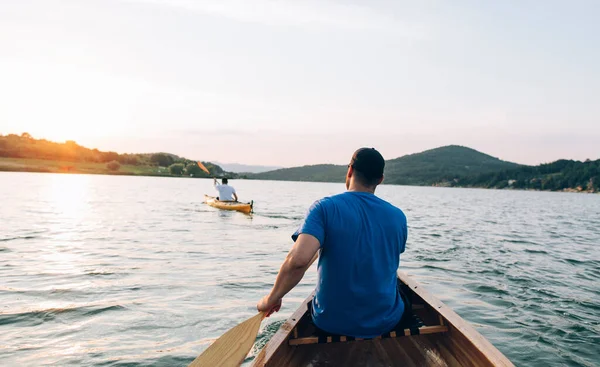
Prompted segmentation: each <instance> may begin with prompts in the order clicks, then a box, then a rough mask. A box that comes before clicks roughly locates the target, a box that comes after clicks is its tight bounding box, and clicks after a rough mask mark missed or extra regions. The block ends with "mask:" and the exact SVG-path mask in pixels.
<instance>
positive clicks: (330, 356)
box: [253, 272, 513, 367]
mask: <svg viewBox="0 0 600 367" xmlns="http://www.w3.org/2000/svg"><path fill="white" fill-rule="evenodd" d="M398 277H399V279H400V280H401V281H402V282H403V283H404V284H406V285H407V286H408V287H409V288H410V290H411V292H412V294H411V295H410V296H409V297H411V298H412V302H413V308H412V310H413V312H414V313H415V314H416V315H418V317H419V318H420V319H422V320H423V322H424V325H423V326H421V327H419V331H418V334H419V335H411V334H416V333H415V332H414V330H413V332H412V333H411V330H410V329H408V330H404V335H398V334H401V333H402V331H400V333H394V332H392V333H390V335H389V337H379V338H374V339H369V340H359V339H354V338H351V339H354V340H353V341H347V338H346V337H343V336H342V337H337V338H333V337H327V338H326V340H325V341H324V340H323V337H321V343H319V337H317V336H313V335H305V334H306V333H307V330H308V334H310V326H309V325H310V323H309V320H310V315H309V314H308V312H307V310H308V302H309V301H310V300H311V299H312V298H313V296H314V293H313V294H311V295H310V296H309V297H308V298H307V299H306V300H305V301H304V302H303V303H302V305H301V306H300V307H299V308H298V309H297V310H296V312H294V314H292V316H290V318H288V320H287V321H286V322H285V323H284V324H283V325H282V326H281V327H280V328H279V330H278V331H277V333H276V334H275V335H274V336H273V338H271V340H270V341H269V342H268V343H267V345H266V346H265V347H264V348H263V350H262V351H261V352H260V353H259V354H258V356H257V357H256V359H255V360H254V363H253V366H261V367H262V366H266V367H271V366H277V367H279V366H316V365H328V366H329V365H331V366H338V365H340V366H341V365H343V366H362V365H371V366H378V365H383V366H445V367H447V366H450V367H455V366H472V367H479V366H502V367H509V366H513V364H512V363H511V362H510V361H509V360H508V359H507V358H506V357H505V356H504V355H503V354H502V353H500V351H498V350H497V349H496V348H495V347H494V346H493V345H492V344H491V343H490V342H489V341H487V340H486V339H485V338H484V337H483V336H482V335H480V334H479V333H478V332H477V331H476V330H475V329H474V328H473V327H472V326H471V325H469V324H468V323H467V322H466V321H465V320H463V319H462V318H461V317H460V316H458V315H457V314H456V313H455V312H454V311H452V310H451V309H450V308H449V307H448V306H446V305H444V304H443V303H442V302H441V301H439V300H438V299H437V298H436V297H434V296H433V295H431V294H430V293H429V292H427V291H426V290H425V289H424V288H423V287H421V286H420V285H419V284H418V283H417V282H416V281H414V280H413V279H411V278H410V277H408V276H407V275H406V274H404V273H402V272H398ZM393 334H396V335H395V337H393V336H392V335H393Z"/></svg>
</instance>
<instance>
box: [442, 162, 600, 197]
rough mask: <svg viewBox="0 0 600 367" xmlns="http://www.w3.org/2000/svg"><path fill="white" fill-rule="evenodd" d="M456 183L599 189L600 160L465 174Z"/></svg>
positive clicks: (525, 187) (514, 186) (549, 188)
mask: <svg viewBox="0 0 600 367" xmlns="http://www.w3.org/2000/svg"><path fill="white" fill-rule="evenodd" d="M453 186H467V187H483V188H495V189H504V188H514V189H532V190H549V191H562V190H566V189H570V190H577V191H590V192H600V159H598V160H595V161H591V160H589V159H588V160H586V161H585V162H581V161H574V160H566V159H561V160H558V161H556V162H552V163H546V164H541V165H539V166H521V167H519V168H516V169H510V170H503V171H499V172H493V173H486V174H480V175H475V176H466V177H461V178H460V179H458V180H456V181H455V182H454V183H453Z"/></svg>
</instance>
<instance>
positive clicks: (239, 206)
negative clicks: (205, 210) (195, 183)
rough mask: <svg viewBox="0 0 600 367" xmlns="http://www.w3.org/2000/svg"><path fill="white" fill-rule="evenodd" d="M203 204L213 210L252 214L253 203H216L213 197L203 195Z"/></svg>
mask: <svg viewBox="0 0 600 367" xmlns="http://www.w3.org/2000/svg"><path fill="white" fill-rule="evenodd" d="M204 202H205V203H206V204H208V205H209V206H212V207H213V208H219V209H223V210H235V211H238V212H242V213H246V214H250V213H252V207H253V203H240V202H239V201H218V200H217V199H216V198H215V197H214V196H208V195H204Z"/></svg>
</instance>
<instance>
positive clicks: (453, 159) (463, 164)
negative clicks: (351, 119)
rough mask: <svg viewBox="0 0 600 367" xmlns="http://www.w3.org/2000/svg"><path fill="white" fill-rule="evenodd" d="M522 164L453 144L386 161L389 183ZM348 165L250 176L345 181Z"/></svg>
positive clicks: (434, 180) (444, 179)
mask: <svg viewBox="0 0 600 367" xmlns="http://www.w3.org/2000/svg"><path fill="white" fill-rule="evenodd" d="M517 167H520V165H518V164H516V163H511V162H506V161H502V160H500V159H498V158H494V157H492V156H489V155H487V154H484V153H481V152H478V151H476V150H474V149H471V148H467V147H463V146H457V145H450V146H445V147H441V148H436V149H431V150H427V151H424V152H421V153H416V154H410V155H405V156H403V157H400V158H396V159H392V160H389V161H386V169H385V182H386V183H388V184H398V185H436V184H444V183H448V185H450V184H449V183H451V182H454V180H458V179H459V178H462V177H465V176H470V175H476V174H485V173H490V172H497V171H502V170H509V169H514V168H517ZM345 175H346V166H339V165H331V164H321V165H313V166H303V167H294V168H284V169H279V170H275V171H270V172H264V173H259V174H256V175H251V176H250V177H249V178H256V179H263V180H284V181H319V182H343V181H344V178H345Z"/></svg>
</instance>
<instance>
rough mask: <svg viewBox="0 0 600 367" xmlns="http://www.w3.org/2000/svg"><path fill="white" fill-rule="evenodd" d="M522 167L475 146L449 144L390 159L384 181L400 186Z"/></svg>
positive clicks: (450, 179)
mask: <svg viewBox="0 0 600 367" xmlns="http://www.w3.org/2000/svg"><path fill="white" fill-rule="evenodd" d="M519 166H520V165H519V164H516V163H512V162H507V161H503V160H500V159H498V158H495V157H492V156H490V155H487V154H484V153H481V152H479V151H477V150H475V149H471V148H467V147H463V146H459V145H449V146H445V147H440V148H436V149H431V150H426V151H424V152H421V153H416V154H409V155H405V156H403V157H400V158H396V159H392V160H390V161H387V162H386V170H385V172H386V179H385V181H386V183H389V184H398V185H434V184H439V183H441V182H446V181H448V182H450V181H454V180H455V179H459V178H460V177H465V176H470V175H476V174H483V173H489V172H497V171H501V170H507V169H512V168H517V167H519Z"/></svg>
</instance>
